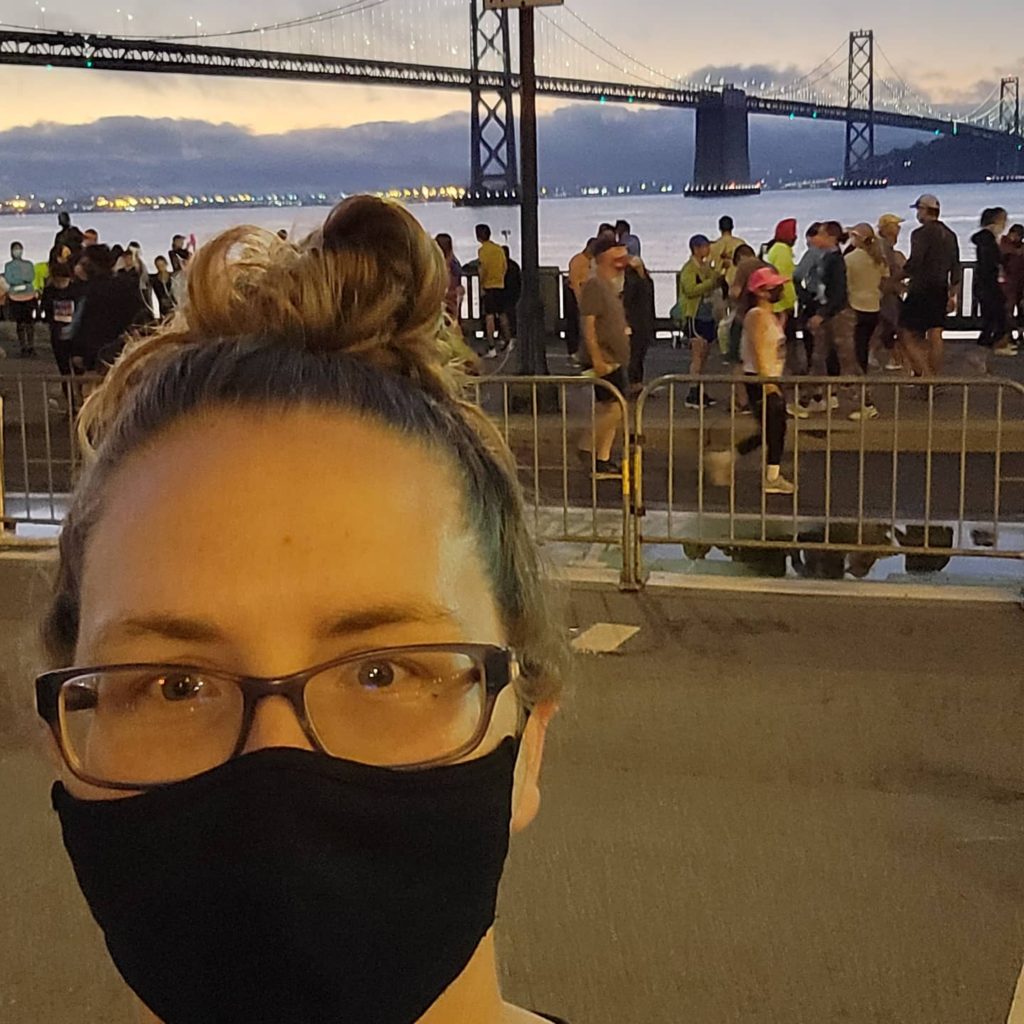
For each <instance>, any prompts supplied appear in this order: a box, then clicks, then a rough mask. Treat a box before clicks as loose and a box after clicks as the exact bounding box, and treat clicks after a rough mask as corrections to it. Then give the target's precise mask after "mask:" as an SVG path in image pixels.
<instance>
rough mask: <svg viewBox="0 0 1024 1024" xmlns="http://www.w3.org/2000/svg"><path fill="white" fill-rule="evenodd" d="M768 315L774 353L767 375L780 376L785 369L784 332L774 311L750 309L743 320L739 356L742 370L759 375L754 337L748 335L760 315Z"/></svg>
mask: <svg viewBox="0 0 1024 1024" xmlns="http://www.w3.org/2000/svg"><path fill="white" fill-rule="evenodd" d="M764 316H769V317H771V319H772V327H773V329H774V331H775V334H776V346H775V355H774V357H773V358H772V359H771V360H770V361H769V366H768V374H767V376H769V377H781V376H782V375H783V373H784V372H785V369H786V332H785V331H784V330H783V328H782V324H781V323H780V321H779V318H778V317H777V316H776V315H775V314H774V313H766V312H765V311H764V310H762V309H752V310H751V311H750V312H749V313H747V315H746V317H745V318H744V320H743V338H742V340H741V342H740V356H741V358H742V359H743V372H744V373H752V374H754V376H757V377H759V376H761V371H760V369H759V368H758V365H757V357H756V355H755V354H754V339H753V338H752V337H751V336H750V332H751V328H752V327H753V326H754V324H755V323H756V322H757V320H758V319H759V318H760V317H764Z"/></svg>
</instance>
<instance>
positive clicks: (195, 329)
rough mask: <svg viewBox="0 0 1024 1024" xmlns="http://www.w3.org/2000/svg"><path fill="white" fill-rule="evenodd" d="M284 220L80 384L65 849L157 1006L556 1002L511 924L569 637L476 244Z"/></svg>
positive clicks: (55, 726)
mask: <svg viewBox="0 0 1024 1024" xmlns="http://www.w3.org/2000/svg"><path fill="white" fill-rule="evenodd" d="M280 244H281V243H280V241H279V240H278V239H277V237H276V235H274V234H273V233H271V232H267V231H263V230H262V229H259V228H254V227H239V228H235V229H232V230H230V231H227V232H225V233H223V234H222V235H220V236H219V237H217V238H215V239H214V240H212V241H211V242H209V243H207V244H206V245H205V246H204V247H203V248H202V249H201V250H200V251H199V252H197V253H196V255H195V256H194V257H193V261H192V265H191V267H190V271H189V273H190V301H189V303H188V304H187V305H186V306H185V308H184V309H182V310H180V311H179V314H178V316H177V317H176V318H174V319H173V320H172V321H170V322H168V323H166V324H165V325H163V326H162V327H161V328H159V329H158V330H157V331H156V332H155V333H153V334H151V335H149V336H148V337H146V338H144V339H141V340H139V341H137V342H135V343H133V344H132V345H131V347H130V348H129V349H128V350H127V351H126V352H125V354H124V357H123V358H122V359H121V360H120V361H118V363H117V364H116V365H115V366H114V367H113V369H112V370H111V372H110V373H109V374H108V375H107V377H106V378H105V380H104V382H103V383H102V384H101V385H100V387H99V388H98V389H97V390H96V391H95V392H94V393H93V395H92V396H91V397H90V399H89V401H88V403H87V404H86V406H85V407H84V409H83V411H82V418H81V429H82V433H83V435H84V437H85V438H87V439H88V442H89V444H90V446H92V448H93V458H92V459H91V461H90V463H89V469H88V471H87V473H86V474H85V475H84V477H83V478H82V480H81V481H80V483H79V485H78V489H77V491H76V493H75V495H74V496H73V499H72V502H71V507H70V510H69V513H68V517H67V519H66V521H65V526H64V530H63V532H62V535H61V541H60V566H59V571H58V576H57V582H56V592H55V593H54V596H53V602H52V607H51V611H50V614H49V616H48V619H47V622H46V626H45V635H46V643H47V649H48V651H49V656H50V659H51V661H52V663H53V664H54V665H55V666H56V665H59V666H70V667H62V668H59V669H55V670H53V671H50V672H47V673H45V674H43V675H42V676H41V677H40V678H39V679H38V680H37V684H36V697H37V707H38V711H39V713H40V715H41V716H42V717H43V719H44V720H45V721H46V722H47V723H49V726H50V728H51V730H52V736H53V742H54V744H55V746H56V748H57V750H58V752H59V754H60V758H61V763H62V764H63V768H62V770H61V774H60V778H59V780H58V781H57V782H56V783H55V785H54V787H53V791H52V802H53V806H54V808H55V810H56V813H57V816H58V818H59V821H60V825H61V829H62V834H63V841H64V845H65V848H66V850H67V853H68V856H69V857H70V860H71V863H72V865H73V867H74V870H75V874H76V877H77V880H78V884H79V886H80V888H81V890H82V892H83V894H84V896H85V898H86V900H87V902H88V904H89V907H90V909H91V911H92V913H93V915H94V917H95V919H96V920H97V922H98V923H99V925H100V927H101V929H102V930H103V934H104V938H105V941H106V944H107V948H108V949H109V951H110V955H111V957H112V959H113V961H114V963H115V965H116V966H117V969H118V970H119V972H120V973H121V975H122V977H123V978H124V980H125V981H126V983H127V984H128V985H129V986H130V987H131V989H132V990H133V991H134V992H135V994H136V995H137V997H138V999H139V1000H140V1002H141V1004H142V1005H143V1007H144V1008H145V1009H144V1018H145V1020H146V1021H161V1022H163V1024H198V1022H214V1021H217V1022H222V1024H368V1022H373V1024H469V1022H472V1024H540V1022H541V1021H545V1020H555V1019H556V1018H550V1017H544V1016H541V1015H539V1014H537V1013H534V1012H532V1011H528V1010H526V1009H521V1008H519V1007H516V1006H513V1005H511V1004H509V1003H507V1002H506V1001H505V1000H504V999H503V997H502V995H501V992H500V989H499V986H498V970H497V964H496V954H495V946H494V935H493V929H494V923H495V904H496V897H497V891H498V886H499V882H500V879H501V875H502V872H503V867H504V863H505V859H506V854H507V850H508V846H509V838H510V833H514V832H518V831H520V830H521V829H523V828H524V827H526V825H527V824H528V823H529V822H530V821H531V819H532V818H533V817H534V816H535V814H536V813H537V809H538V805H539V800H540V794H539V788H538V785H539V783H538V779H539V772H540V764H541V757H542V753H543V748H544V737H545V733H546V730H547V727H548V724H549V722H550V720H551V717H552V715H553V713H554V711H555V707H556V701H557V699H558V696H559V691H560V681H561V678H562V676H563V673H564V666H565V664H566V659H567V655H566V651H565V646H564V630H563V629H562V628H561V627H560V626H559V624H558V622H557V619H556V617H555V615H554V614H553V613H552V611H551V609H550V607H549V604H548V600H547V597H546V593H545V589H544V586H543V583H542V580H541V577H540V575H539V569H538V554H537V551H536V548H535V545H534V543H533V541H532V539H531V537H530V534H529V532H528V528H527V518H526V513H525V509H524V502H523V498H522V494H521V492H520V488H519V484H518V482H517V478H516V471H515V466H514V462H513V460H512V457H511V454H510V452H509V451H508V449H507V448H506V447H505V446H504V444H503V442H502V440H501V438H500V436H499V434H498V431H497V430H496V428H495V427H494V426H493V425H492V424H491V423H490V422H489V421H487V420H486V419H485V417H484V416H483V414H482V413H481V412H480V411H479V409H477V408H476V407H475V406H473V405H472V404H470V403H467V402H465V401H464V400H463V397H462V392H461V390H460V388H459V384H458V380H457V379H456V378H455V377H453V376H451V375H450V374H449V372H448V371H447V370H446V368H445V366H444V365H443V360H442V356H441V354H440V353H441V349H442V348H443V345H441V344H440V342H442V341H443V338H442V334H443V332H445V331H446V330H448V329H449V328H448V326H447V321H446V319H445V318H443V317H442V315H441V311H442V309H443V306H444V299H445V292H446V290H447V287H448V270H447V268H446V267H445V265H444V260H443V258H442V256H441V252H440V250H439V249H438V248H437V246H436V245H435V244H434V242H433V240H432V239H431V238H430V237H429V236H428V235H427V234H426V232H424V231H423V229H422V228H421V227H420V225H419V224H418V223H417V222H416V221H415V220H414V219H413V217H412V215H411V214H409V213H408V211H406V210H404V209H403V208H401V207H399V206H398V205H396V204H390V203H386V202H384V201H381V200H378V199H375V198H373V197H369V196H358V197H352V198H350V199H347V200H345V201H344V202H343V203H341V204H340V205H339V206H337V207H336V208H335V209H334V210H333V211H332V212H331V213H330V214H329V216H328V217H327V220H326V222H325V223H324V225H323V227H322V228H321V229H319V230H318V231H317V232H315V233H314V234H313V235H312V236H311V237H310V238H309V239H307V240H305V241H304V242H302V243H299V244H298V245H296V246H295V248H294V251H293V257H292V258H291V259H289V260H288V261H287V262H285V263H281V262H280V261H279V260H277V259H275V258H274V257H275V256H276V255H277V254H278V253H279V251H280V248H279V247H280ZM243 261H244V262H243ZM295 294H302V295H305V296H307V297H308V298H309V301H307V302H306V303H304V304H302V305H301V306H296V305H295V304H294V303H293V302H292V301H290V298H291V296H294V295H295ZM348 294H356V295H359V296H360V297H361V299H362V300H363V301H361V302H360V303H345V302H339V301H337V297H338V296H339V295H348ZM381 324H387V325H388V328H387V330H386V331H383V332H382V330H381ZM325 457H326V458H327V460H328V464H329V465H325V462H324V459H325ZM311 480H315V481H316V486H315V487H311V486H310V481H311ZM296 493H302V494H303V500H302V502H300V503H298V505H296V504H295V502H294V500H293V499H294V495H295V494H296ZM241 496H244V500H241ZM254 509H259V510H260V514H259V515H254V514H253V510H254ZM183 551H188V552H190V556H189V557H188V558H182V552H183ZM254 552H258V557H256V558H254V557H253V553H254ZM268 623H271V624H272V628H268Z"/></svg>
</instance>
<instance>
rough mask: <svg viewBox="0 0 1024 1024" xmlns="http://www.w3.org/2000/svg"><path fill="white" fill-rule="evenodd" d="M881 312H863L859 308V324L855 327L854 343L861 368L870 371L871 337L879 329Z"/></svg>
mask: <svg viewBox="0 0 1024 1024" xmlns="http://www.w3.org/2000/svg"><path fill="white" fill-rule="evenodd" d="M880 318H881V313H862V312H861V311H860V310H857V326H856V327H854V329H853V343H854V346H855V349H856V352H857V362H858V363H860V368H861V369H862V370H863V371H864V372H865V373H867V372H868V356H869V355H870V354H871V339H872V338H873V337H874V336H875V331H877V330H878V321H879V319H880Z"/></svg>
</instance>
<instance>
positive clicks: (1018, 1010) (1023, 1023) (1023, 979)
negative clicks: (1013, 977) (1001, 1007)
mask: <svg viewBox="0 0 1024 1024" xmlns="http://www.w3.org/2000/svg"><path fill="white" fill-rule="evenodd" d="M1006 1024H1024V968H1022V969H1021V972H1020V977H1019V978H1018V979H1017V994H1016V995H1015V996H1014V997H1013V1006H1011V1007H1010V1016H1009V1017H1008V1018H1007V1021H1006Z"/></svg>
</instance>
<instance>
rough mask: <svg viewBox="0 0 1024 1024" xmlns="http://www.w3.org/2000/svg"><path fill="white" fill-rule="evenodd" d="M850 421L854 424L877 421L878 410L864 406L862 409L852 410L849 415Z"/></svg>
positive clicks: (870, 406)
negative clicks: (862, 421)
mask: <svg viewBox="0 0 1024 1024" xmlns="http://www.w3.org/2000/svg"><path fill="white" fill-rule="evenodd" d="M850 419H851V420H853V421H854V423H859V422H860V421H861V420H877V419H878V409H877V407H876V406H873V405H865V406H864V407H863V408H862V409H854V410H853V412H851V413H850Z"/></svg>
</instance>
